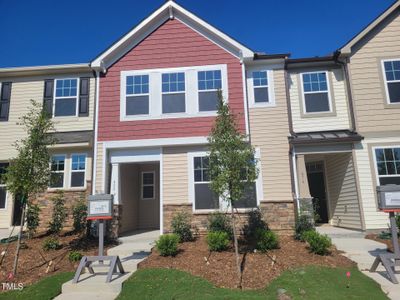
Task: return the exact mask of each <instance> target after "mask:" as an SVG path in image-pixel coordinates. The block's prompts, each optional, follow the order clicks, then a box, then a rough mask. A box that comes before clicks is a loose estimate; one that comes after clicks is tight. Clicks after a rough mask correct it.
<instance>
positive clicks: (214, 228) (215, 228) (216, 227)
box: [207, 212, 233, 239]
mask: <svg viewBox="0 0 400 300" xmlns="http://www.w3.org/2000/svg"><path fill="white" fill-rule="evenodd" d="M207 229H208V231H209V232H225V233H226V234H227V235H228V239H232V237H233V229H232V225H231V219H230V217H229V216H228V215H226V214H223V213H220V212H217V213H213V214H211V215H209V216H208V226H207Z"/></svg>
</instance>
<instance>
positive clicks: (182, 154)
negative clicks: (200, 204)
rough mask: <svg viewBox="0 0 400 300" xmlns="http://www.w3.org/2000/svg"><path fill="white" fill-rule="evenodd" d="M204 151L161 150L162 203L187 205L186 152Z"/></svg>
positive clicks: (193, 148) (194, 149)
mask: <svg viewBox="0 0 400 300" xmlns="http://www.w3.org/2000/svg"><path fill="white" fill-rule="evenodd" d="M190 151H204V148H201V147H165V148H163V203H164V204H181V203H189V166H188V163H190V162H189V161H188V152H190Z"/></svg>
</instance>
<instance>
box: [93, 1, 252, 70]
mask: <svg viewBox="0 0 400 300" xmlns="http://www.w3.org/2000/svg"><path fill="white" fill-rule="evenodd" d="M171 18H176V19H178V20H179V21H181V22H183V23H184V24H186V25H187V26H189V27H190V28H192V29H193V30H195V31H196V32H198V33H199V34H201V35H203V36H204V37H206V38H207V39H209V40H211V41H212V42H214V43H215V44H217V45H218V46H220V47H221V48H223V49H224V50H226V51H228V52H230V53H232V54H233V55H234V56H236V57H238V58H239V59H243V58H252V57H253V55H254V53H253V51H251V50H250V49H248V48H247V47H245V46H243V45H242V44H240V43H238V42H237V41H235V40H234V39H232V38H231V37H229V36H227V35H226V34H224V33H223V32H221V31H219V30H218V29H216V28H215V27H213V26H211V25H210V24H208V23H207V22H205V21H203V20H202V19H200V18H198V17H197V16H195V15H194V14H192V13H191V12H189V11H187V10H186V9H184V8H183V7H181V6H180V5H178V4H177V3H175V2H174V1H171V0H170V1H167V2H166V3H165V4H164V5H162V6H161V7H160V8H159V9H157V10H156V11H155V12H154V13H152V14H151V15H150V16H149V17H147V18H146V19H145V20H143V21H142V22H141V23H140V24H139V25H138V26H136V27H135V28H133V29H132V30H131V31H130V32H128V33H127V34H126V35H125V36H123V37H122V38H121V39H120V40H119V41H118V42H116V43H115V44H114V45H112V46H111V47H110V48H108V49H107V50H106V51H105V52H103V53H102V54H100V55H99V56H98V57H97V58H95V59H94V60H93V61H92V63H91V66H92V68H94V69H97V70H99V71H103V72H104V71H105V70H106V69H107V68H108V67H109V66H111V65H112V64H113V63H114V62H115V61H117V60H118V59H119V58H121V57H122V56H123V55H125V54H126V53H127V52H128V51H129V50H131V49H132V48H134V47H135V46H136V45H137V44H139V43H140V42H141V41H142V40H143V39H145V38H146V37H147V36H148V35H150V34H151V33H152V32H153V31H154V30H155V29H157V28H158V27H159V26H161V25H162V24H163V23H164V22H165V21H166V20H168V19H171Z"/></svg>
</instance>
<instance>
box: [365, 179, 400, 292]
mask: <svg viewBox="0 0 400 300" xmlns="http://www.w3.org/2000/svg"><path fill="white" fill-rule="evenodd" d="M376 191H377V196H378V207H379V209H380V210H381V211H384V212H387V213H389V218H390V231H391V235H392V245H393V251H394V253H383V254H379V255H378V256H377V257H376V259H375V261H374V263H373V264H372V266H371V269H370V272H375V271H376V269H377V268H378V266H379V263H382V265H383V266H384V267H385V269H386V272H387V273H388V275H389V278H390V280H391V281H392V282H393V283H396V284H398V283H399V282H398V280H397V278H396V276H395V267H396V266H399V265H400V247H399V238H398V229H397V224H396V218H395V212H400V185H394V184H390V185H384V186H378V187H377V188H376Z"/></svg>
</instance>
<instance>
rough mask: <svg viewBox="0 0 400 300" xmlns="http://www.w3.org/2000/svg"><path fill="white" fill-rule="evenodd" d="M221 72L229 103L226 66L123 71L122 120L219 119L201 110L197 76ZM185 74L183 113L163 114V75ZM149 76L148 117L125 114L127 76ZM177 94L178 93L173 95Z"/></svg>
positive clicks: (214, 112)
mask: <svg viewBox="0 0 400 300" xmlns="http://www.w3.org/2000/svg"><path fill="white" fill-rule="evenodd" d="M209 70H220V71H221V77H222V78H221V79H222V95H223V97H224V101H226V102H228V95H229V92H228V72H227V65H226V64H221V65H207V66H191V67H180V68H164V69H149V70H132V71H121V74H120V121H121V122H123V121H139V120H160V119H170V118H189V117H209V116H216V115H217V111H206V112H200V111H199V90H198V78H197V73H198V72H199V71H209ZM179 72H183V73H185V110H186V112H184V113H165V114H163V113H162V94H163V93H162V75H161V74H163V73H179ZM136 75H149V114H144V115H126V77H127V76H136ZM173 93H175V92H173Z"/></svg>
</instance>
